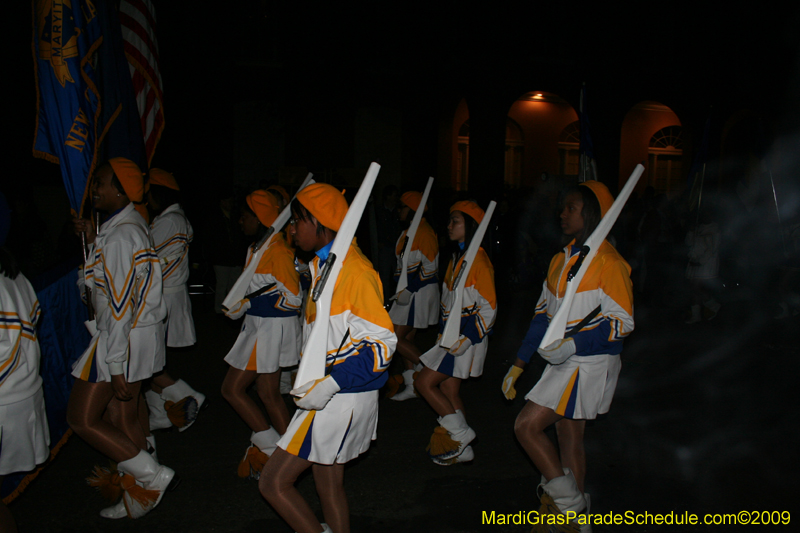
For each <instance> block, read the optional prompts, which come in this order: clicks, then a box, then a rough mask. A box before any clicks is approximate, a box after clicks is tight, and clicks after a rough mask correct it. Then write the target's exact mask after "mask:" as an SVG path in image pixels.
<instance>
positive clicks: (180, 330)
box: [144, 168, 206, 431]
mask: <svg viewBox="0 0 800 533" xmlns="http://www.w3.org/2000/svg"><path fill="white" fill-rule="evenodd" d="M148 186H149V190H148V192H147V200H148V202H147V208H148V210H149V211H150V213H151V214H153V215H155V216H154V217H153V221H152V222H151V223H150V236H151V237H152V241H153V248H154V249H155V251H156V254H158V260H159V263H160V264H161V272H162V280H163V288H164V295H163V299H164V304H165V306H166V309H167V322H166V327H165V337H166V341H167V346H168V347H170V348H183V347H186V346H191V345H193V344H194V343H195V342H196V341H197V338H196V336H195V331H194V320H192V302H191V301H190V300H189V288H188V287H187V286H186V282H187V281H188V280H189V244H190V243H191V242H192V238H193V237H194V232H193V231H192V225H191V224H190V223H189V219H188V218H186V215H185V214H184V212H183V209H181V206H180V204H179V203H178V199H179V198H178V193H179V190H180V188H179V187H178V182H177V181H175V178H174V177H173V176H172V174H170V173H169V172H166V171H164V170H161V169H159V168H153V169H151V170H150V181H149V182H148ZM144 396H145V398H146V399H147V405H148V407H149V408H150V417H149V424H150V429H151V430H153V429H164V428H169V427H172V425H173V422H175V425H176V426H178V430H179V431H184V430H186V429H188V428H189V426H191V425H192V424H193V423H194V422H195V420H196V418H197V413H198V412H199V410H200V408H201V407H203V405H204V404H205V401H206V396H205V394H202V393H200V392H197V391H196V390H194V389H193V388H192V387H190V386H189V384H188V383H186V382H185V381H183V380H182V379H179V380H177V381H176V380H175V379H173V378H172V376H170V375H169V374H168V373H167V372H166V371H162V372H159V373H158V374H156V375H154V376H153V379H152V380H151V383H150V390H148V391H147V392H146V393H145V395H144ZM166 402H172V403H173V404H175V407H172V408H171V409H167V408H166V405H167V404H166Z"/></svg>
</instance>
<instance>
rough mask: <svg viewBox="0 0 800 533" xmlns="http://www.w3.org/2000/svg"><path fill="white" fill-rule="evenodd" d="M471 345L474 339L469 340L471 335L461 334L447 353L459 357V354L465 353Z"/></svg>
mask: <svg viewBox="0 0 800 533" xmlns="http://www.w3.org/2000/svg"><path fill="white" fill-rule="evenodd" d="M470 346H472V341H471V340H469V337H465V336H464V335H459V336H458V340H457V341H456V342H455V343H453V345H452V346H451V347H450V348H449V349H448V350H447V353H451V354H453V355H455V356H456V357H458V356H459V355H464V353H465V352H466V351H467V350H469V347H470Z"/></svg>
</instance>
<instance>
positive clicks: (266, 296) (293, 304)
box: [247, 233, 302, 317]
mask: <svg viewBox="0 0 800 533" xmlns="http://www.w3.org/2000/svg"><path fill="white" fill-rule="evenodd" d="M251 250H252V249H248V255H247V261H248V262H250V261H251V260H252V251H251ZM272 284H274V286H273V287H272V288H270V289H269V290H267V291H265V292H264V293H262V294H261V295H259V296H258V297H256V298H253V299H251V300H250V309H248V310H247V314H248V315H254V316H260V317H269V316H272V317H284V316H293V317H297V315H298V314H299V313H300V306H301V304H302V299H301V295H300V294H301V293H300V274H299V273H298V272H297V269H296V268H295V264H294V250H292V248H291V247H290V246H289V244H288V243H287V242H286V239H285V238H284V236H283V233H278V234H277V235H275V237H273V239H272V242H270V244H269V247H268V248H267V249H266V250H264V253H263V254H261V260H260V261H259V263H258V266H257V267H256V271H255V274H253V279H252V280H251V281H250V286H249V287H248V289H247V292H248V294H250V293H253V292H255V291H257V290H259V289H261V288H262V287H266V286H269V285H272Z"/></svg>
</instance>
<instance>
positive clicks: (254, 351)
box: [222, 190, 301, 479]
mask: <svg viewBox="0 0 800 533" xmlns="http://www.w3.org/2000/svg"><path fill="white" fill-rule="evenodd" d="M278 214H279V205H278V202H277V201H276V199H275V198H274V196H273V195H272V194H270V193H268V192H267V191H263V190H258V191H255V192H253V193H251V194H250V195H249V196H248V197H247V208H246V209H244V210H243V211H242V216H241V219H240V223H241V225H242V231H243V232H244V233H245V235H249V236H255V237H256V240H257V241H258V240H260V239H261V237H262V236H263V235H264V233H265V232H266V230H267V228H269V227H270V226H271V225H272V224H273V223H274V222H275V219H276V218H277V217H278ZM252 259H253V250H252V247H251V248H248V256H247V262H248V263H249V262H250V261H251V260H252ZM258 291H262V292H261V293H260V294H258ZM247 292H248V295H250V294H257V295H256V296H255V297H252V296H251V297H250V298H247V297H246V298H245V299H243V300H242V301H241V302H239V304H238V305H236V306H235V307H234V308H233V309H231V310H230V311H228V312H227V313H226V314H227V315H228V316H229V317H230V318H233V319H234V320H235V319H237V318H239V317H240V316H242V315H244V316H245V318H244V322H243V324H242V329H241V332H240V333H239V337H238V338H237V339H236V342H235V343H234V345H233V347H232V348H231V350H230V352H228V355H226V356H225V362H226V363H228V365H230V367H229V368H228V373H227V374H226V376H225V380H224V381H223V383H222V395H223V396H224V397H225V399H226V400H228V402H229V403H230V404H231V406H232V407H233V408H234V410H235V411H236V412H237V413H238V415H239V416H240V417H242V420H244V422H245V423H246V424H247V425H248V426H249V427H250V429H251V430H252V431H253V434H252V435H251V437H250V443H251V444H250V446H249V447H248V449H247V452H246V453H245V456H244V458H243V459H242V462H241V464H240V465H239V476H241V477H251V478H254V479H258V477H259V475H260V474H261V470H262V469H263V468H264V464H265V463H266V462H267V459H268V458H269V457H270V456H271V455H272V454H273V453H274V452H275V448H276V445H277V443H278V439H279V438H280V436H281V435H282V434H283V433H284V432H285V431H286V427H287V426H288V424H289V411H288V409H287V408H286V404H285V403H284V401H283V398H282V397H281V394H280V370H281V367H289V366H292V365H295V364H297V361H298V360H299V356H300V348H301V345H300V335H301V333H300V323H299V321H298V318H297V317H298V313H299V311H300V303H301V301H300V280H299V275H298V273H297V271H296V270H295V267H294V251H293V250H292V248H291V247H289V245H288V244H287V242H286V239H285V237H284V234H283V232H280V231H279V232H278V233H277V234H276V235H275V236H274V237H273V238H272V241H271V242H270V243H269V247H268V248H267V249H266V250H264V252H263V254H262V255H261V259H260V261H259V263H258V266H257V268H256V271H255V274H254V275H253V279H252V280H251V281H250V286H249V288H248V291H247ZM254 381H255V382H256V389H257V391H258V395H259V398H261V401H262V402H263V403H264V407H265V408H266V410H267V414H268V415H269V418H270V421H271V422H272V427H270V425H269V423H268V422H267V420H266V418H264V415H263V414H262V413H261V410H260V409H259V407H258V406H257V405H256V403H255V402H254V401H253V400H252V399H251V398H250V395H249V394H247V388H248V387H249V386H250V385H251V384H252V383H253V382H254Z"/></svg>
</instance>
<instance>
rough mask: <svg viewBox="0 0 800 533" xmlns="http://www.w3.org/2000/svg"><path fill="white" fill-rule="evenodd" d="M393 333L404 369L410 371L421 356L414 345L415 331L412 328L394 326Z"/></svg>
mask: <svg viewBox="0 0 800 533" xmlns="http://www.w3.org/2000/svg"><path fill="white" fill-rule="evenodd" d="M394 331H395V334H396V335H397V353H399V354H400V355H402V356H403V359H405V363H406V368H407V369H411V368H413V367H414V365H416V364H419V357H420V356H421V355H422V352H420V351H419V348H417V345H416V344H414V337H415V336H416V333H417V330H416V329H414V327H413V326H400V325H398V324H394Z"/></svg>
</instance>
